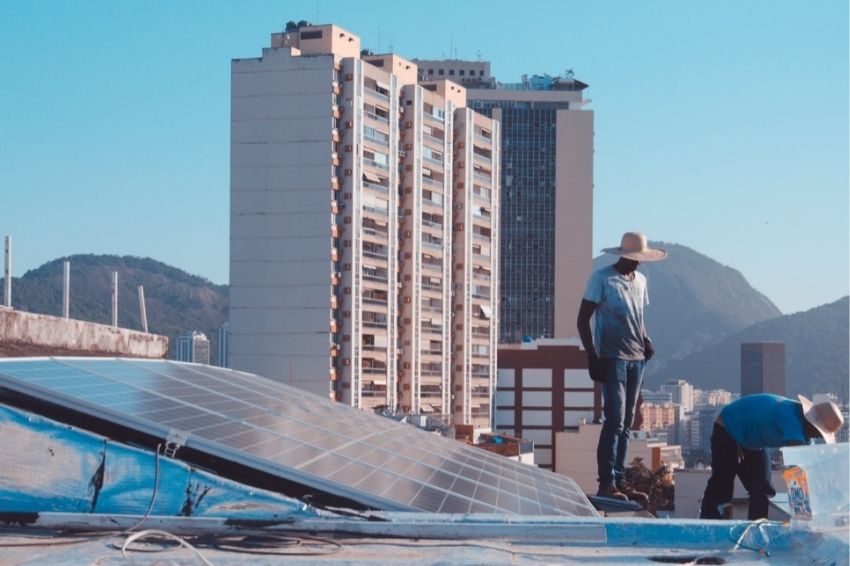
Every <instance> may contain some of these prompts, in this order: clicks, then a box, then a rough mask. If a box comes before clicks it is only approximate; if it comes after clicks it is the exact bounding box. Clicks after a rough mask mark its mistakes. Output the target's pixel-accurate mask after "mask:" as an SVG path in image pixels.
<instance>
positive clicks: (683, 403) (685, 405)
mask: <svg viewBox="0 0 850 566" xmlns="http://www.w3.org/2000/svg"><path fill="white" fill-rule="evenodd" d="M661 391H664V392H665V393H670V397H671V400H672V401H673V403H675V404H676V405H678V406H679V408H680V409H681V412H682V414H684V413H689V412H691V411H693V410H694V386H693V385H691V384H690V383H688V382H687V381H685V380H684V379H668V380H667V381H665V382H664V384H663V385H662V386H661Z"/></svg>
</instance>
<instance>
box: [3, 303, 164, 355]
mask: <svg viewBox="0 0 850 566" xmlns="http://www.w3.org/2000/svg"><path fill="white" fill-rule="evenodd" d="M58 352H62V353H65V354H67V353H72V352H73V353H77V354H79V355H94V356H102V355H114V356H128V357H134V358H165V356H166V354H167V353H168V338H167V337H166V336H159V335H158V334H146V333H144V332H139V331H136V330H128V329H126V328H113V327H112V326H107V325H105V324H96V323H93V322H85V321H82V320H73V319H66V318H60V317H55V316H48V315H43V314H35V313H29V312H22V311H16V310H12V309H5V308H0V356H37V355H52V354H53V353H58Z"/></svg>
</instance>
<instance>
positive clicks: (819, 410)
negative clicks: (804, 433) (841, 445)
mask: <svg viewBox="0 0 850 566" xmlns="http://www.w3.org/2000/svg"><path fill="white" fill-rule="evenodd" d="M797 398H798V399H800V403H801V404H802V405H803V416H804V417H805V418H806V420H807V421H809V423H810V424H811V425H812V426H813V427H815V428H816V429H818V431H819V432H820V434H821V436H823V439H824V441H825V442H826V443H827V444H835V433H836V431H838V429H839V428H841V425H843V424H844V416H843V415H842V414H841V410H840V409H839V408H838V405H836V404H835V403H833V402H832V401H824V402H823V403H818V404H814V403H812V402H811V401H809V400H808V399H806V398H805V397H803V396H802V395H797Z"/></svg>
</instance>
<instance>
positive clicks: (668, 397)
mask: <svg viewBox="0 0 850 566" xmlns="http://www.w3.org/2000/svg"><path fill="white" fill-rule="evenodd" d="M640 394H641V397H643V402H644V403H655V404H656V405H663V404H664V403H672V402H673V394H672V393H670V392H669V391H651V390H649V389H641V390H640Z"/></svg>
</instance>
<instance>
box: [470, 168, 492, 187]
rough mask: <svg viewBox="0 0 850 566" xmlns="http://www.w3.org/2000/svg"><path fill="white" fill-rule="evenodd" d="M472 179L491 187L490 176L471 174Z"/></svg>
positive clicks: (479, 173)
mask: <svg viewBox="0 0 850 566" xmlns="http://www.w3.org/2000/svg"><path fill="white" fill-rule="evenodd" d="M472 178H473V179H475V180H476V181H479V182H481V183H486V184H487V185H492V183H493V180H492V176H491V175H490V174H485V173H481V172H479V171H473V172H472Z"/></svg>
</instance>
